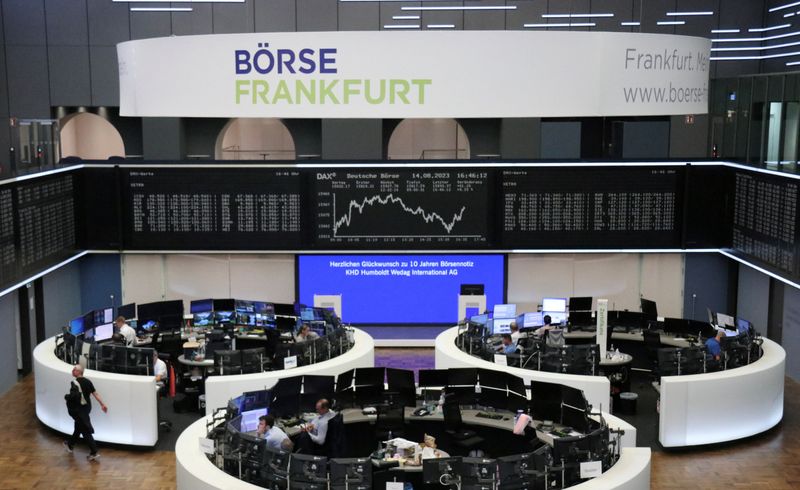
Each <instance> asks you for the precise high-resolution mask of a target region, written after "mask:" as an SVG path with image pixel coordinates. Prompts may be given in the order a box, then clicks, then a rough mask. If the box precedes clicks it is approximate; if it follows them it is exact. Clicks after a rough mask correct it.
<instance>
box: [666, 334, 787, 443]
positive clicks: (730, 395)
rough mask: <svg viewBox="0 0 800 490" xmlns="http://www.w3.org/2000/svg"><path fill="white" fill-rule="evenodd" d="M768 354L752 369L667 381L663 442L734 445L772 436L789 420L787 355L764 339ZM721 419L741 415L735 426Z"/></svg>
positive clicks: (731, 421)
mask: <svg viewBox="0 0 800 490" xmlns="http://www.w3.org/2000/svg"><path fill="white" fill-rule="evenodd" d="M762 349H763V351H764V354H763V355H762V356H761V358H760V359H759V360H757V361H755V362H753V363H752V364H748V365H747V366H741V367H737V368H734V369H729V370H727V371H720V372H716V373H705V374H692V375H688V376H663V377H662V378H661V417H660V421H659V428H658V432H659V434H658V440H659V442H661V445H662V446H664V447H680V446H696V445H699V444H712V443H717V442H725V441H733V440H736V439H741V438H743V437H748V436H752V435H754V434H758V433H761V432H764V431H765V430H768V429H770V428H772V427H774V426H775V425H777V424H778V422H780V421H781V419H782V418H783V383H784V370H785V365H786V352H785V351H784V350H783V348H782V347H781V346H780V345H778V344H777V343H775V342H773V341H771V340H768V339H764V344H763V345H762ZM721 414H735V417H734V418H732V419H729V420H730V421H729V422H722V421H721V420H720V415H721Z"/></svg>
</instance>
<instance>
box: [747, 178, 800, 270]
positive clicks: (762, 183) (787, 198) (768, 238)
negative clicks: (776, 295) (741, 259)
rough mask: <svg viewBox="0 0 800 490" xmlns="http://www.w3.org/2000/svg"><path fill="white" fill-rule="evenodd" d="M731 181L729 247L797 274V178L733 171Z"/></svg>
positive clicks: (776, 268) (798, 183)
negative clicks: (733, 186)
mask: <svg viewBox="0 0 800 490" xmlns="http://www.w3.org/2000/svg"><path fill="white" fill-rule="evenodd" d="M734 185H735V191H734V195H735V198H734V209H733V231H732V236H731V246H732V248H733V251H734V252H735V253H738V254H741V255H744V256H745V257H747V258H750V259H755V260H756V261H758V262H760V263H761V264H763V265H766V266H768V267H770V268H772V269H774V270H776V272H778V273H780V274H782V275H789V276H793V277H797V276H798V272H800V271H798V237H797V231H798V222H797V218H798V208H797V205H798V190H800V180H797V179H793V178H787V177H780V176H774V175H768V174H764V173H758V172H752V171H737V172H736V173H735V184H734Z"/></svg>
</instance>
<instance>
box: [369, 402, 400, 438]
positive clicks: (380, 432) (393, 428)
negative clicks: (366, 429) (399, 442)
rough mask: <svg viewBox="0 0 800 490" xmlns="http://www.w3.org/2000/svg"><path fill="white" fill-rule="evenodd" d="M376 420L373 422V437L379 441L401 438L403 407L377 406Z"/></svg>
mask: <svg viewBox="0 0 800 490" xmlns="http://www.w3.org/2000/svg"><path fill="white" fill-rule="evenodd" d="M377 409H378V419H377V420H376V421H375V436H376V437H377V438H378V440H379V441H386V440H389V439H393V438H395V437H401V436H402V435H403V432H404V429H405V422H406V415H405V407H404V406H403V405H400V406H389V405H378V407H377Z"/></svg>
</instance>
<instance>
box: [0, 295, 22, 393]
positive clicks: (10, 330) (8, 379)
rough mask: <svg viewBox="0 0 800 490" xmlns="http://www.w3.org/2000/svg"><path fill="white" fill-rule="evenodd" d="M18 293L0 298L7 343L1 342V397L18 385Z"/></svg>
mask: <svg viewBox="0 0 800 490" xmlns="http://www.w3.org/2000/svg"><path fill="white" fill-rule="evenodd" d="M17 303H18V301H17V293H16V291H15V292H13V293H9V294H7V295H5V296H2V297H0V319H2V320H0V322H1V323H0V328H2V334H3V337H4V338H5V339H6V341H5V342H0V395H2V394H3V393H5V392H6V391H8V389H9V388H11V387H12V386H14V385H15V384H16V383H17V342H16V340H15V339H16V337H17V323H18V322H19V314H18V313H17V310H18V308H17Z"/></svg>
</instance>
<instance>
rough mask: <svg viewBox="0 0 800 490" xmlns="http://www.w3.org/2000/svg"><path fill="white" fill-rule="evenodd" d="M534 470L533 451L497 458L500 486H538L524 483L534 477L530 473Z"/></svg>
mask: <svg viewBox="0 0 800 490" xmlns="http://www.w3.org/2000/svg"><path fill="white" fill-rule="evenodd" d="M536 470H537V469H536V461H535V457H534V454H533V453H522V454H515V455H513V456H503V457H501V458H497V472H498V480H499V483H500V488H504V487H505V488H531V487H532V488H540V487H537V486H530V487H529V486H527V485H525V483H527V482H529V481H530V480H532V479H534V478H535V476H534V475H532V474H531V473H532V472H534V471H536Z"/></svg>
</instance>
